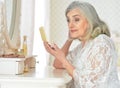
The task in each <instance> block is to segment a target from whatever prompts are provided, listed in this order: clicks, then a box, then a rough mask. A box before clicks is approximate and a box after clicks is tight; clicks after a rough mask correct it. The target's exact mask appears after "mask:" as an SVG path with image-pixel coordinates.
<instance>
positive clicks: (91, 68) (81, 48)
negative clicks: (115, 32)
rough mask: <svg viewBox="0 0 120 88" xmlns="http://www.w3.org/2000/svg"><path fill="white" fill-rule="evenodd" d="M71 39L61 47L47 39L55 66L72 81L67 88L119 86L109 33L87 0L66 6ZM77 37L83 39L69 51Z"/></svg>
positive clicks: (116, 87) (115, 59) (110, 87)
mask: <svg viewBox="0 0 120 88" xmlns="http://www.w3.org/2000/svg"><path fill="white" fill-rule="evenodd" d="M65 15H66V18H67V22H68V27H69V39H68V40H67V41H66V42H65V44H64V45H63V47H62V48H61V49H60V48H58V46H57V45H56V44H54V45H53V46H52V47H51V46H50V45H49V43H47V42H44V45H45V48H46V50H47V51H48V52H49V53H50V54H52V55H53V56H54V57H55V61H54V67H55V68H59V69H61V68H64V69H66V70H67V72H68V73H69V75H70V76H71V77H72V80H71V81H70V83H69V84H68V85H67V87H68V88H120V84H119V80H118V76H117V67H116V61H117V55H116V51H115V47H114V44H113V41H112V40H111V38H110V32H109V29H108V27H107V25H106V24H105V22H103V21H102V20H101V19H100V18H99V16H98V14H97V12H96V10H95V8H94V7H93V6H92V5H91V4H89V3H86V2H79V1H74V2H72V3H71V4H70V5H69V6H68V8H67V9H66V13H65ZM74 39H78V40H80V44H79V45H78V46H76V48H75V49H73V50H72V51H69V48H70V45H71V43H72V41H73V40H74Z"/></svg>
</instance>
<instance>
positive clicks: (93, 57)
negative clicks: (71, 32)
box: [67, 34, 120, 88]
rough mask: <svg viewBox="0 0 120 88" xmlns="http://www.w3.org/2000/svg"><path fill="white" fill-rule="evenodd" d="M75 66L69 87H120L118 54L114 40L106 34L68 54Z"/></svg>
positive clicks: (69, 59)
mask: <svg viewBox="0 0 120 88" xmlns="http://www.w3.org/2000/svg"><path fill="white" fill-rule="evenodd" d="M67 59H68V61H69V62H70V63H71V64H72V65H73V66H74V67H75V70H74V72H73V80H71V82H70V83H69V84H68V86H67V87H68V88H120V83H119V80H118V76H117V66H116V61H117V55H116V51H115V48H114V44H113V42H112V40H111V39H110V38H109V37H107V36H106V35H104V34H101V35H99V36H98V37H96V38H95V39H93V40H89V41H88V42H86V44H85V46H84V47H83V48H82V47H81V44H80V45H78V46H77V47H76V48H75V49H74V50H72V51H70V52H69V54H68V55H67Z"/></svg>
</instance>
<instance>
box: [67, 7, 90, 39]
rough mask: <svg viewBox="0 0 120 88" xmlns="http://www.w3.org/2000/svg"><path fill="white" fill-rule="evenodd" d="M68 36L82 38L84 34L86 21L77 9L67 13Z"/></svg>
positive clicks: (86, 25)
mask: <svg viewBox="0 0 120 88" xmlns="http://www.w3.org/2000/svg"><path fill="white" fill-rule="evenodd" d="M67 22H68V27H69V36H70V37H71V38H73V39H80V40H82V39H83V38H84V37H85V36H86V31H87V27H88V22H87V20H86V18H85V17H84V16H83V14H82V13H81V12H80V10H79V9H73V10H71V11H69V12H68V13H67Z"/></svg>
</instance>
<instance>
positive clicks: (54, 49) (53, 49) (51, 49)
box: [44, 42, 65, 62]
mask: <svg viewBox="0 0 120 88" xmlns="http://www.w3.org/2000/svg"><path fill="white" fill-rule="evenodd" d="M44 46H45V49H46V50H47V52H48V53H50V54H51V55H53V56H54V57H55V58H57V59H58V60H59V61H60V62H62V61H63V60H64V59H65V54H64V52H63V51H62V50H61V49H60V48H58V46H57V45H56V44H53V45H50V44H49V43H48V42H44Z"/></svg>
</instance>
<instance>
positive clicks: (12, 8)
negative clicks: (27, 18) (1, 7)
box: [4, 0, 21, 40]
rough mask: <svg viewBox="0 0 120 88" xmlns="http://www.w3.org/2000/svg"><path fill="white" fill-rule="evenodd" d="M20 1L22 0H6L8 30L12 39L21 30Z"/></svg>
mask: <svg viewBox="0 0 120 88" xmlns="http://www.w3.org/2000/svg"><path fill="white" fill-rule="evenodd" d="M20 1H21V0H4V2H5V9H6V22H7V30H8V32H9V36H10V39H11V40H14V37H16V34H17V33H18V32H19V24H20V20H19V19H20Z"/></svg>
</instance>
